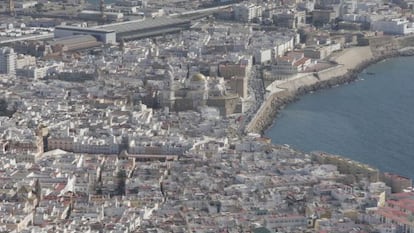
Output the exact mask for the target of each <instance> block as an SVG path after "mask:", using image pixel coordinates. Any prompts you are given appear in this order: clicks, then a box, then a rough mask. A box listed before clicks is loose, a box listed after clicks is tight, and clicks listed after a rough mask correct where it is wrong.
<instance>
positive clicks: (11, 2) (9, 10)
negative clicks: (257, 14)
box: [7, 0, 15, 16]
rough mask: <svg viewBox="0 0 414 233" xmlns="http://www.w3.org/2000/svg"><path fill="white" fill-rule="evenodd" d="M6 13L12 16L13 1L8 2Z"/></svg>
mask: <svg viewBox="0 0 414 233" xmlns="http://www.w3.org/2000/svg"><path fill="white" fill-rule="evenodd" d="M7 12H8V13H9V14H10V15H11V16H14V13H15V12H14V1H13V0H9V1H8V4H7Z"/></svg>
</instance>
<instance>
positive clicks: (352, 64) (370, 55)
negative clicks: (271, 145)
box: [245, 46, 413, 134]
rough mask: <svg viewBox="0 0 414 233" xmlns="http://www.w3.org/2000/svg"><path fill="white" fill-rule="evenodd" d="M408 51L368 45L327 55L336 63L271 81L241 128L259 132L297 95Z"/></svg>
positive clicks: (340, 81) (347, 78) (351, 76)
mask: <svg viewBox="0 0 414 233" xmlns="http://www.w3.org/2000/svg"><path fill="white" fill-rule="evenodd" d="M412 52H413V50H409V51H404V52H403V51H401V50H398V48H395V47H393V48H392V49H388V50H385V51H383V52H381V53H378V52H377V51H376V50H375V49H373V48H372V47H370V46H364V47H354V48H350V49H346V50H344V51H342V52H340V53H339V54H336V55H335V56H334V57H333V58H332V59H331V60H334V61H335V62H336V63H338V65H337V66H335V67H332V68H329V69H326V70H322V71H319V72H315V73H306V74H300V75H297V76H296V77H294V78H291V79H288V80H282V81H274V82H273V83H272V84H270V85H269V86H268V87H267V88H266V90H267V94H266V97H265V99H264V101H263V103H262V105H261V106H260V108H259V109H258V111H257V112H256V114H255V115H254V117H253V118H252V120H251V121H250V122H249V124H248V125H247V126H246V128H245V132H246V133H259V134H263V133H264V130H266V129H267V128H268V127H269V126H270V125H271V124H272V123H273V122H274V119H275V117H276V115H277V114H278V112H279V111H280V110H281V109H282V108H283V107H284V106H285V105H286V104H289V103H291V102H293V101H295V100H297V99H298V97H299V96H301V95H304V94H306V93H309V92H312V91H317V90H320V89H324V88H330V87H333V86H336V85H340V84H344V83H349V82H352V81H354V80H355V79H356V78H357V77H358V74H359V73H360V72H361V71H362V70H363V69H365V68H366V67H368V66H369V65H372V64H374V63H377V62H379V61H381V60H384V59H387V58H390V57H394V56H400V55H409V54H411V53H412Z"/></svg>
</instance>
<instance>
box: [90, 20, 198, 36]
mask: <svg viewBox="0 0 414 233" xmlns="http://www.w3.org/2000/svg"><path fill="white" fill-rule="evenodd" d="M189 22H190V21H189V20H185V19H177V18H170V17H160V18H149V19H148V18H147V19H144V20H142V19H140V20H133V21H126V22H120V23H113V24H107V25H100V26H96V27H94V29H101V30H113V31H115V32H116V33H126V32H133V31H140V30H146V29H153V28H157V27H163V26H169V25H176V24H182V23H189Z"/></svg>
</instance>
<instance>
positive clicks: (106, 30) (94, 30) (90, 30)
mask: <svg viewBox="0 0 414 233" xmlns="http://www.w3.org/2000/svg"><path fill="white" fill-rule="evenodd" d="M55 29H57V30H58V29H63V30H65V29H66V30H72V31H79V32H92V33H93V32H95V33H112V32H115V31H114V30H109V29H103V28H82V27H74V26H56V27H55Z"/></svg>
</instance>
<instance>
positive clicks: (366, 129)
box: [266, 57, 414, 178]
mask: <svg viewBox="0 0 414 233" xmlns="http://www.w3.org/2000/svg"><path fill="white" fill-rule="evenodd" d="M266 135H267V136H268V137H270V138H271V139H272V141H273V142H274V143H276V144H289V145H290V146H291V147H293V148H296V149H298V150H301V151H304V152H311V151H325V152H329V153H332V154H337V155H342V156H344V157H348V158H350V159H353V160H356V161H360V162H363V163H367V164H370V165H372V166H374V167H377V168H379V169H380V170H381V171H387V172H394V173H397V174H400V175H404V176H408V177H411V178H414V57H398V58H392V59H388V60H385V61H382V62H379V63H377V64H374V65H372V66H370V67H368V68H367V69H366V70H364V72H362V73H361V74H360V75H359V78H358V80H357V81H356V82H353V83H351V84H347V85H342V86H338V87H335V88H332V89H325V90H320V91H317V92H315V93H312V94H308V95H305V96H303V97H301V98H300V100H299V101H297V102H295V103H292V104H290V105H288V106H286V108H285V109H283V110H282V111H281V112H280V113H279V115H278V116H277V118H276V119H275V122H274V124H273V125H272V126H271V127H270V128H269V129H268V130H267V131H266Z"/></svg>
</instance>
